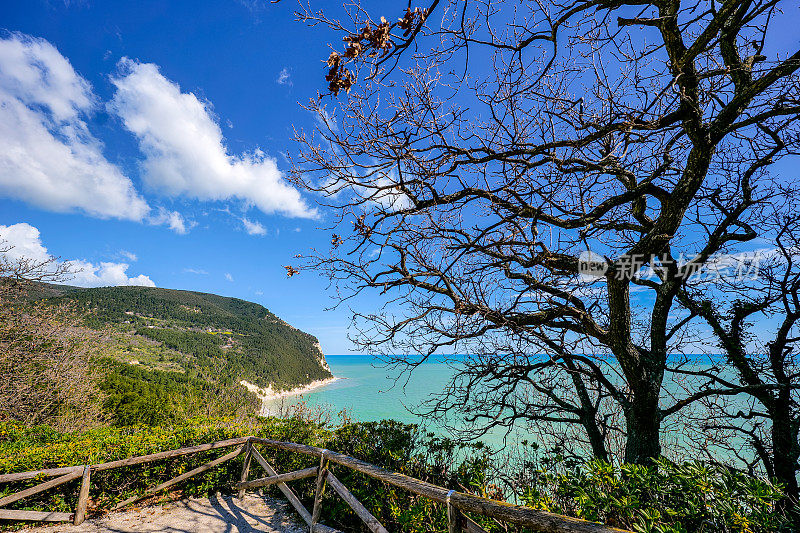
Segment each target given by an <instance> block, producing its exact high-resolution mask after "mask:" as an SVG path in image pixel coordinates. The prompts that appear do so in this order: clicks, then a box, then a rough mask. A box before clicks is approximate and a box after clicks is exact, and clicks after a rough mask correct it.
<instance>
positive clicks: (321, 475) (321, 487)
mask: <svg viewBox="0 0 800 533" xmlns="http://www.w3.org/2000/svg"><path fill="white" fill-rule="evenodd" d="M325 455H326V452H322V454H320V459H319V470H318V471H317V485H316V490H315V491H314V507H313V508H312V511H311V531H314V524H316V523H317V522H319V515H320V513H321V512H322V495H323V493H324V492H325V478H327V477H328V460H327V459H326V458H325Z"/></svg>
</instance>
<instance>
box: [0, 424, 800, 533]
mask: <svg viewBox="0 0 800 533" xmlns="http://www.w3.org/2000/svg"><path fill="white" fill-rule="evenodd" d="M245 435H257V436H261V437H266V438H270V439H276V440H284V441H290V442H296V443H301V444H310V445H315V446H320V447H323V448H326V449H331V450H337V451H338V452H340V453H345V454H348V455H351V456H353V457H356V458H359V459H361V460H364V461H367V462H369V463H373V464H377V465H381V466H383V467H384V468H386V469H388V470H391V471H394V472H399V473H402V474H406V475H408V476H412V477H415V478H418V479H421V480H424V481H427V482H430V483H433V484H436V485H439V486H443V487H447V488H452V489H455V490H458V491H464V492H468V493H472V494H477V495H481V496H486V497H491V498H495V499H500V500H507V501H516V502H523V503H525V504H526V505H529V506H531V507H533V508H536V509H541V510H546V511H550V512H557V513H563V514H566V515H570V516H575V517H580V518H585V519H588V520H595V521H602V522H604V523H606V524H609V525H613V526H616V527H620V528H625V529H629V530H631V531H636V532H642V533H643V532H663V533H667V532H669V533H683V532H704V533H711V532H720V533H722V532H725V533H728V532H736V533H762V532H763V533H766V532H776V531H787V532H788V531H793V530H796V529H792V528H793V527H796V525H797V524H792V523H791V521H790V517H787V516H786V515H784V514H783V513H781V512H777V511H776V509H777V506H778V502H779V501H780V499H781V498H782V492H781V490H780V488H778V487H776V486H774V485H772V484H770V483H768V482H765V481H762V480H758V479H755V478H752V477H750V476H748V475H747V474H743V473H740V472H736V471H733V470H729V469H725V468H721V467H714V466H710V465H704V464H701V463H685V464H673V463H670V462H669V461H666V460H660V461H659V462H658V463H657V464H653V465H650V466H636V465H627V466H623V467H621V468H618V467H614V466H612V465H610V464H608V463H605V462H603V461H590V462H580V463H576V462H570V461H565V460H564V459H563V457H558V456H557V455H551V454H549V453H540V452H539V450H536V449H535V448H532V449H531V450H528V451H529V452H530V454H531V456H530V457H529V460H528V461H525V462H519V463H516V464H515V466H509V463H507V462H505V461H501V460H500V459H501V458H500V457H498V456H496V455H494V454H493V453H492V451H491V450H489V449H488V448H486V447H484V446H482V445H480V444H472V445H457V444H456V443H455V442H454V441H452V440H449V439H442V438H437V437H434V436H433V435H432V434H429V433H425V432H422V431H420V430H419V429H418V428H417V427H416V426H414V425H408V424H401V423H399V422H393V421H382V422H345V423H343V424H340V425H334V426H331V425H326V424H322V423H320V422H319V421H314V420H310V419H308V418H304V417H302V416H295V417H290V418H286V419H274V418H269V419H265V418H261V419H258V420H251V421H243V420H239V421H233V420H222V419H219V420H212V419H191V420H185V421H183V422H181V423H178V424H173V425H169V426H155V427H153V426H148V427H143V426H128V427H124V428H117V427H104V428H96V429H92V430H89V431H85V432H75V433H61V432H58V431H55V430H53V429H51V428H48V427H44V426H38V427H37V426H33V427H32V426H23V425H21V424H18V423H14V422H5V423H0V473H8V472H20V471H26V470H31V469H37V468H46V467H57V466H71V465H76V464H87V463H98V462H103V461H110V460H114V459H121V458H126V457H132V456H137V455H145V454H149V453H155V452H157V451H164V450H169V449H176V448H180V447H183V446H189V445H193V444H198V443H205V442H212V441H215V440H223V439H227V438H232V437H236V436H245ZM225 452H226V451H222V452H219V451H217V452H206V453H203V454H199V455H198V456H190V457H181V458H177V459H173V460H166V461H160V462H157V463H154V464H148V465H140V466H135V467H128V468H125V469H122V470H110V471H105V472H98V473H97V474H96V475H94V476H93V477H92V489H91V492H90V501H91V504H90V511H93V512H97V511H101V510H103V509H109V508H111V507H113V505H114V504H115V503H118V502H119V501H121V500H123V499H125V498H127V497H130V496H132V495H135V494H141V493H142V492H144V490H145V489H147V488H148V487H150V486H152V485H154V484H156V483H158V482H160V481H163V480H166V479H168V478H171V477H174V476H177V475H179V474H181V473H183V472H186V471H188V470H191V469H192V468H195V467H197V466H199V465H201V464H203V463H205V462H208V461H209V460H211V459H212V458H213V457H216V456H220V455H222V454H224V453H225ZM533 457H536V459H533ZM268 460H270V462H271V463H272V464H273V465H274V466H275V468H276V470H278V471H279V472H289V471H294V470H298V469H301V468H308V467H311V466H315V464H316V463H317V462H318V461H317V460H316V459H315V458H309V457H305V456H301V455H298V454H291V453H287V452H274V453H273V455H272V456H270V457H268ZM334 470H335V475H336V476H337V477H338V478H339V479H340V480H341V481H342V482H343V483H344V484H345V485H346V486H347V487H349V488H350V489H351V490H352V492H353V493H354V494H355V496H356V497H357V498H358V499H359V500H360V501H361V502H362V503H364V505H366V506H367V507H368V508H369V509H370V512H372V513H373V514H374V515H375V516H376V517H377V518H378V519H379V520H380V521H381V522H382V523H383V524H384V525H385V526H386V527H387V528H389V530H390V531H404V532H411V533H423V532H432V531H446V530H447V517H446V511H445V509H444V508H443V506H442V505H439V504H434V503H432V502H431V501H430V500H427V499H426V498H419V497H415V496H413V495H412V494H411V493H409V492H407V491H404V490H401V489H398V488H394V487H391V486H388V485H386V484H384V483H382V482H379V481H376V480H374V479H372V478H369V477H367V476H364V475H363V474H359V473H356V472H354V471H350V470H349V469H344V468H342V469H336V468H334ZM240 471H241V461H240V460H237V461H232V462H228V463H225V464H223V465H222V466H221V467H219V468H217V469H214V470H211V471H209V472H207V473H205V474H203V475H202V476H199V477H196V478H191V479H190V480H189V481H187V482H185V483H183V484H181V485H180V486H179V487H178V488H177V489H176V490H175V491H173V492H170V493H168V494H164V495H158V496H155V497H153V498H150V500H148V501H150V502H151V503H152V502H157V501H163V500H168V499H173V498H177V497H183V496H197V495H210V494H213V493H214V492H217V491H220V490H222V491H228V490H230V487H231V486H232V485H233V484H234V483H235V482H237V481H238V480H239V475H240ZM28 483H30V482H28ZM23 486H24V484H20V483H14V484H6V485H3V486H2V487H0V497H1V496H3V495H4V494H7V493H11V492H14V491H16V490H19V489H21V488H22V487H23ZM293 487H294V488H295V489H296V490H297V491H298V494H299V495H300V497H301V499H302V500H303V501H305V502H306V504H307V505H308V504H309V502H310V501H312V500H313V497H314V482H313V480H308V481H302V482H295V483H293ZM75 489H76V486H75V483H72V484H67V485H64V486H62V487H59V488H58V489H57V490H56V491H54V492H53V491H50V492H47V493H43V495H38V496H36V497H33V498H29V499H26V500H25V501H24V507H25V508H26V509H31V510H37V509H50V510H63V511H68V510H70V509H72V508H73V507H74V504H75V502H74V498H75V494H76V490H75ZM269 490H270V491H274V493H275V494H274V495H276V496H277V495H278V494H279V493H278V492H277V489H275V488H272V489H269ZM322 510H323V515H322V522H323V523H325V524H328V525H330V526H333V527H336V528H339V529H341V530H343V531H366V530H365V529H364V526H363V523H362V522H361V521H360V519H358V517H357V516H355V515H354V514H353V513H352V511H350V510H349V508H348V507H347V506H346V504H344V502H342V501H341V500H339V499H338V498H336V497H335V495H331V494H330V493H328V494H327V495H326V496H325V500H324V503H323V505H322ZM474 518H475V519H476V520H477V521H478V522H479V523H480V524H481V525H482V526H483V527H484V528H486V529H487V531H490V532H492V533H499V532H508V531H517V530H515V529H513V528H512V529H508V526H507V525H502V524H500V523H498V522H495V521H493V520H490V519H485V518H482V517H479V516H475V517H474Z"/></svg>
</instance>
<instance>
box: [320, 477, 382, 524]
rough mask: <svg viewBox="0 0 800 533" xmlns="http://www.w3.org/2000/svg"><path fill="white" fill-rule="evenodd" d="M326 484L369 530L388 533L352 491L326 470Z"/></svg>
mask: <svg viewBox="0 0 800 533" xmlns="http://www.w3.org/2000/svg"><path fill="white" fill-rule="evenodd" d="M327 478H328V484H329V485H330V486H331V488H332V489H333V490H334V491H336V493H337V494H338V495H339V496H340V497H341V498H342V499H343V500H344V501H345V502H347V505H349V506H350V508H351V509H352V510H353V511H355V513H356V514H357V515H358V517H359V518H360V519H361V520H363V521H364V523H365V524H366V525H367V527H368V528H369V530H370V531H372V533H389V532H388V531H387V530H386V528H385V527H383V524H381V523H380V522H379V521H378V519H377V518H375V517H374V516H373V515H372V513H370V512H369V511H368V510H367V508H366V507H364V506H363V505H362V504H361V502H360V501H358V499H356V497H355V496H353V493H351V492H350V491H349V490H347V487H345V486H344V484H343V483H342V482H341V481H339V480H338V479H337V478H336V476H334V475H333V474H332V473H331V472H328V476H327Z"/></svg>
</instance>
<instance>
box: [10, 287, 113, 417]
mask: <svg viewBox="0 0 800 533" xmlns="http://www.w3.org/2000/svg"><path fill="white" fill-rule="evenodd" d="M21 295H24V287H23V286H22V285H20V284H14V283H2V282H0V375H2V376H3V380H2V381H0V420H3V419H11V420H17V421H19V422H23V423H26V424H34V425H35V424H42V423H47V424H51V425H54V426H56V427H59V428H60V429H63V430H68V429H69V430H75V429H85V428H87V427H90V426H92V425H97V424H100V423H102V422H103V418H104V417H103V413H102V410H101V409H100V403H101V397H102V394H101V392H100V390H99V389H98V387H97V386H96V376H95V373H94V372H93V369H92V365H91V364H90V360H91V359H92V358H93V357H94V354H95V352H96V351H97V350H98V347H99V346H100V345H101V339H102V335H101V334H100V333H99V332H86V331H82V330H81V329H79V328H77V327H76V326H78V325H79V324H80V320H81V315H80V313H78V312H76V310H75V309H74V306H71V305H69V304H68V303H61V304H59V305H55V306H42V305H34V306H30V307H25V308H23V307H22V306H20V305H19V298H20V296H21Z"/></svg>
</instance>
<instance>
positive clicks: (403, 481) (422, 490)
mask: <svg viewBox="0 0 800 533" xmlns="http://www.w3.org/2000/svg"><path fill="white" fill-rule="evenodd" d="M251 440H252V442H254V443H258V444H263V445H266V446H270V447H273V448H278V449H281V450H288V451H293V452H297V453H302V454H305V455H312V456H317V457H319V456H321V455H322V452H323V450H322V448H317V447H315V446H307V445H305V444H296V443H293V442H282V441H276V440H271V439H264V438H260V437H253V438H252V439H251ZM327 457H328V459H329V460H330V461H331V462H333V463H336V464H340V465H343V466H347V467H349V468H352V469H353V470H356V471H358V472H361V473H362V474H366V475H368V476H370V477H373V478H375V479H379V480H381V481H384V482H386V483H389V484H390V485H394V486H396V487H400V488H403V489H406V490H409V491H411V492H413V493H415V494H418V495H420V496H425V497H427V498H430V499H432V500H435V501H438V502H440V503H444V501H445V499H446V497H447V493H448V492H449V491H448V490H447V489H444V488H442V487H438V486H436V485H433V484H431V483H426V482H424V481H421V480H419V479H414V478H412V477H408V476H405V475H403V474H397V473H394V472H389V471H388V470H384V469H383V468H380V467H378V466H375V465H371V464H369V463H365V462H364V461H360V460H358V459H355V458H353V457H350V456H347V455H344V454H340V453H335V452H330V451H329V452H327ZM451 501H452V502H453V504H454V505H456V506H457V507H458V508H459V509H460V510H461V511H465V512H471V513H478V514H482V515H484V516H491V517H492V518H496V519H498V520H502V521H506V522H511V523H513V524H520V525H523V526H526V527H527V528H529V529H530V530H532V531H536V532H539V533H630V532H626V531H624V530H621V529H616V528H613V527H608V526H605V525H603V524H597V523H595V522H588V521H586V520H581V519H578V518H571V517H568V516H562V515H557V514H553V513H547V512H544V511H537V510H536V509H531V508H529V507H522V506H519V505H512V504H510V503H506V502H500V501H496V500H491V499H489V498H482V497H480V496H475V495H472V494H464V493H462V492H456V493H454V494H453V495H452V496H451Z"/></svg>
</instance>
